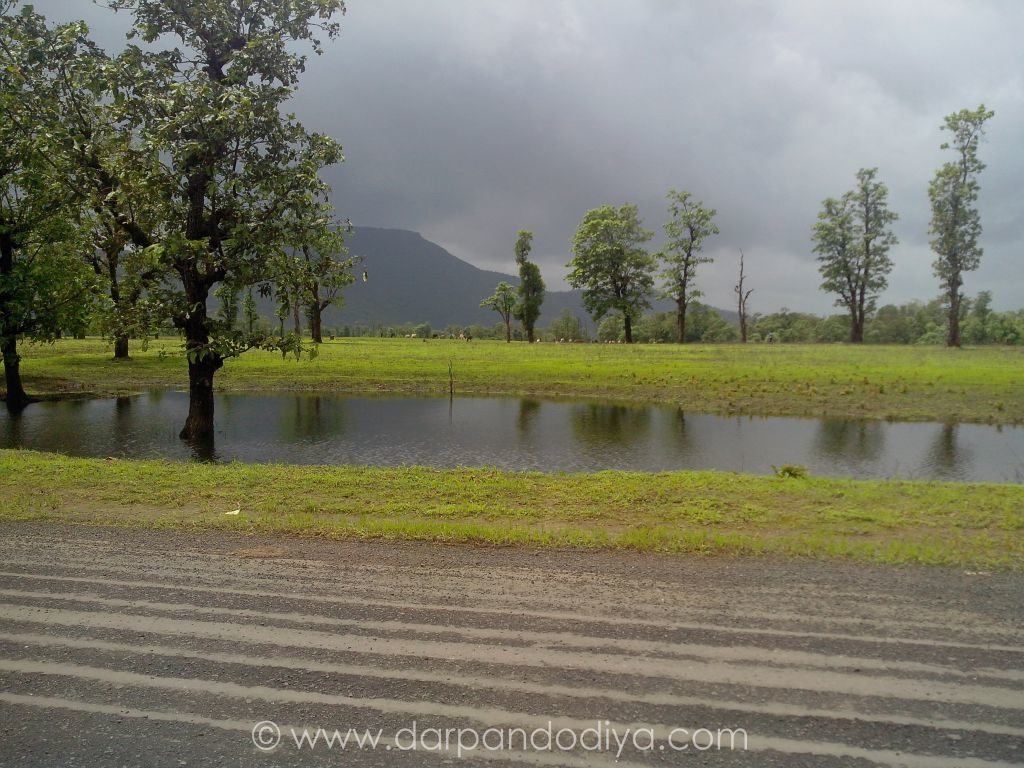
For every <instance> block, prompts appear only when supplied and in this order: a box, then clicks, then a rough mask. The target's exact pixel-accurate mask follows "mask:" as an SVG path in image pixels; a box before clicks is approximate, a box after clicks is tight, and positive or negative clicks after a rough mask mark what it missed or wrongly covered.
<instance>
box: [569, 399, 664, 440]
mask: <svg viewBox="0 0 1024 768" xmlns="http://www.w3.org/2000/svg"><path fill="white" fill-rule="evenodd" d="M570 407H571V409H572V410H571V411H570V416H569V418H570V421H571V423H572V431H573V434H575V435H576V437H578V438H579V439H580V441H581V442H583V443H586V444H589V445H591V446H597V447H605V446H608V445H614V446H616V447H622V448H625V447H629V446H631V445H635V444H637V443H639V442H642V441H643V440H644V439H645V438H646V436H647V431H648V429H649V428H650V426H651V409H650V408H645V407H642V406H641V407H637V406H628V405H601V404H598V403H587V404H585V405H573V406H570Z"/></svg>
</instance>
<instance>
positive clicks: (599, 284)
mask: <svg viewBox="0 0 1024 768" xmlns="http://www.w3.org/2000/svg"><path fill="white" fill-rule="evenodd" d="M653 235H654V233H653V232H651V231H650V230H647V229H644V228H643V226H642V224H641V221H640V213H639V211H638V209H637V207H636V206H635V205H633V204H631V203H627V204H625V205H623V206H621V207H619V208H616V207H614V206H612V205H603V206H601V207H600V208H595V209H594V210H592V211H589V212H588V213H587V214H586V216H584V217H583V221H582V222H580V226H579V228H578V229H577V230H576V234H575V236H574V237H573V242H572V250H573V258H572V261H570V262H569V264H568V265H567V266H568V267H569V268H570V269H571V272H570V273H569V284H570V285H571V286H572V287H573V288H582V289H583V306H584V307H586V309H587V311H588V312H589V313H590V315H591V316H592V317H593V318H594V320H595V321H598V322H599V321H600V320H601V319H602V318H603V317H604V316H605V315H607V314H608V313H609V312H619V313H620V314H621V315H622V324H623V336H624V338H625V341H626V343H627V344H632V343H633V321H634V320H636V319H638V318H639V317H640V315H641V314H642V312H643V310H644V309H646V308H648V307H650V301H649V300H648V297H649V296H650V293H651V289H652V288H653V286H654V274H653V273H654V268H655V260H654V258H653V257H652V256H651V255H650V254H649V253H648V252H647V251H646V250H645V249H644V248H643V244H644V243H646V242H647V241H648V240H650V239H651V237H653Z"/></svg>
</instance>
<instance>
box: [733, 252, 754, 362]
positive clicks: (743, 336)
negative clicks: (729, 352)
mask: <svg viewBox="0 0 1024 768" xmlns="http://www.w3.org/2000/svg"><path fill="white" fill-rule="evenodd" d="M745 280H746V275H745V274H744V272H743V251H742V250H741V251H740V279H739V282H738V283H736V285H735V286H734V287H733V291H735V292H736V297H737V309H738V310H739V320H740V343H741V344H746V343H747V299H749V298H750V294H752V293H753V292H754V289H753V288H744V287H743V282H744V281H745Z"/></svg>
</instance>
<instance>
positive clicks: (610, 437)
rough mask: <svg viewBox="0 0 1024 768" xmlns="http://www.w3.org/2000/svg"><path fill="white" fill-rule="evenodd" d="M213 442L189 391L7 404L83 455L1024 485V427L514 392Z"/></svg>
mask: <svg viewBox="0 0 1024 768" xmlns="http://www.w3.org/2000/svg"><path fill="white" fill-rule="evenodd" d="M216 407H217V417H216V418H217V435H216V440H215V444H214V445H213V446H212V447H211V446H203V447H198V448H197V447H194V446H192V447H190V446H189V445H187V444H185V443H183V442H182V441H180V440H179V439H178V437H177V434H178V430H179V429H181V425H182V424H183V423H184V420H185V415H186V413H187V411H188V397H187V395H186V394H185V393H181V392H151V393H148V394H145V395H139V396H136V397H125V398H118V399H116V400H79V401H64V402H54V403H39V404H36V405H32V406H30V407H29V408H27V409H26V410H25V411H24V412H23V413H22V414H21V415H20V416H17V417H14V416H11V415H10V414H8V413H6V411H2V410H0V446H2V447H5V448H14V447H18V448H30V449H34V450H40V451H57V452H61V453H66V454H71V455H74V456H104V457H105V456H116V457H126V458H153V457H166V458H169V459H190V458H201V459H215V460H218V461H243V462H282V463H294V464H362V465H375V466H402V465H413V464H418V465H427V466H435V467H455V466H460V465H462V466H495V467H500V468H503V469H535V470H542V471H545V472H557V471H566V472H592V471H597V470H602V469H629V470H644V471H659V470H673V469H721V470H732V471H737V472H750V473H756V474H768V473H770V472H772V465H776V466H781V465H783V464H800V465H803V466H806V467H807V468H808V469H809V470H810V472H811V474H814V475H829V476H836V477H860V478H883V477H905V478H922V479H942V480H985V481H996V482H1016V483H1020V482H1024V427H1002V428H998V427H991V426H986V425H979V424H959V425H955V424H938V423H887V422H878V421H851V420H845V419H795V418H761V417H749V416H742V417H736V416H712V415H708V414H699V413H684V412H683V411H681V410H678V409H677V408H672V407H663V406H642V405H611V404H602V403H579V402H561V401H542V400H532V399H513V398H477V397H460V398H456V399H455V400H454V401H452V402H449V400H447V399H436V398H390V397H388V398H369V397H342V396H335V395H323V394H321V395H317V394H294V393H287V394H274V395H266V394H258V395H247V394H225V395H220V396H218V397H217V406H216Z"/></svg>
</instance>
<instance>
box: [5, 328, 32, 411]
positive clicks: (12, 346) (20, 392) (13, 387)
mask: <svg viewBox="0 0 1024 768" xmlns="http://www.w3.org/2000/svg"><path fill="white" fill-rule="evenodd" d="M3 358H4V381H5V383H6V385H7V409H8V410H11V411H20V410H21V409H22V408H24V407H25V406H26V405H28V404H29V403H31V402H32V398H31V397H29V396H28V395H27V394H26V393H25V388H24V386H22V383H21V357H20V356H19V355H18V337H17V336H14V335H11V336H5V337H4V339H3Z"/></svg>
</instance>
